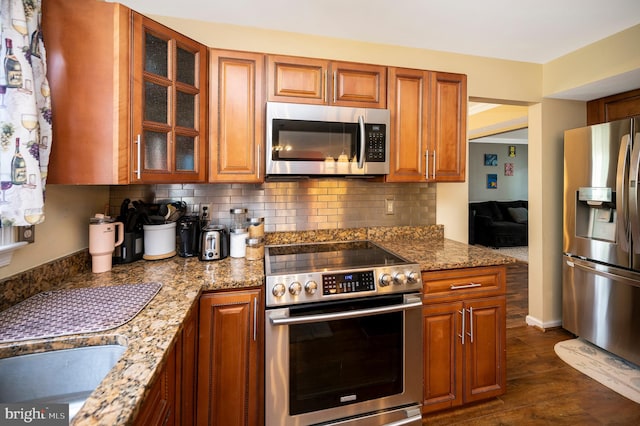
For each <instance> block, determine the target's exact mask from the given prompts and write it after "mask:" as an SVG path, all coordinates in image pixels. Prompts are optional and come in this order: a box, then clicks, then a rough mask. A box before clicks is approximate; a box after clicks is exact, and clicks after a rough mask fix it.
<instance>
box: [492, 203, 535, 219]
mask: <svg viewBox="0 0 640 426" xmlns="http://www.w3.org/2000/svg"><path fill="white" fill-rule="evenodd" d="M495 203H496V206H497V207H498V210H500V212H501V213H502V219H500V220H508V221H512V219H511V215H510V214H509V210H508V209H509V207H524V208H525V209H526V208H528V202H527V201H525V200H515V201H496V202H495Z"/></svg>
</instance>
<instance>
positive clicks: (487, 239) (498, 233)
mask: <svg viewBox="0 0 640 426" xmlns="http://www.w3.org/2000/svg"><path fill="white" fill-rule="evenodd" d="M528 209H529V205H528V202H527V201H526V200H518V201H482V202H477V203H469V244H481V245H483V246H487V247H515V246H526V245H528V232H529V229H528V228H529V225H528Z"/></svg>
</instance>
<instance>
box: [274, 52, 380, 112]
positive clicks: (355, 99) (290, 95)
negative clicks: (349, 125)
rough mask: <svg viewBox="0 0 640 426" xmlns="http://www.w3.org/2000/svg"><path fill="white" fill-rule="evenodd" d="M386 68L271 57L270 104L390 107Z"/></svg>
mask: <svg viewBox="0 0 640 426" xmlns="http://www.w3.org/2000/svg"><path fill="white" fill-rule="evenodd" d="M386 70H387V69H386V67H384V66H378V65H367V64H359V63H352V62H336V61H327V60H323V59H312V58H299V57H292V56H278V55H269V56H267V91H268V96H267V100H268V101H271V102H294V103H306V104H317V105H338V106H352V107H365V108H385V107H386V84H387V83H386V77H387V71H386Z"/></svg>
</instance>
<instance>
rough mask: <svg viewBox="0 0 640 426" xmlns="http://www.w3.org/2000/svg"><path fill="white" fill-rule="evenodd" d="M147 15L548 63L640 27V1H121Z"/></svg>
mask: <svg viewBox="0 0 640 426" xmlns="http://www.w3.org/2000/svg"><path fill="white" fill-rule="evenodd" d="M120 3H123V4H126V5H128V6H130V7H131V8H132V9H134V10H137V11H138V12H141V13H146V14H154V15H163V16H173V17H178V18H187V19H195V20H201V21H211V22H218V23H225V24H234V25H241V26H250V27H258V28H265V29H273V30H280V31H287V32H294V33H303V34H312V35H320V36H331V37H337V38H344V39H350V40H358V41H365V42H373V43H381V44H391V45H399V46H407V47H415V48H422V49H430V50H437V51H446V52H454V53H461V54H466V55H477V56H484V57H490V58H500V59H509V60H515V61H524V62H533V63H539V64H544V63H547V62H549V61H551V60H553V59H556V58H558V57H560V56H563V55H565V54H567V53H569V52H572V51H574V50H577V49H579V48H581V47H584V46H587V45H589V44H591V43H593V42H596V41H598V40H601V39H603V38H605V37H607V36H610V35H612V34H615V33H617V32H620V31H622V30H625V29H627V28H630V27H632V26H634V25H636V24H639V23H640V1H638V0H608V1H603V0H518V1H513V0H482V1H479V0H454V1H443V0H268V1H265V0H227V1H222V0H178V1H176V0H120Z"/></svg>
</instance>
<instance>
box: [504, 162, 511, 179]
mask: <svg viewBox="0 0 640 426" xmlns="http://www.w3.org/2000/svg"><path fill="white" fill-rule="evenodd" d="M504 175H505V176H513V163H504Z"/></svg>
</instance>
